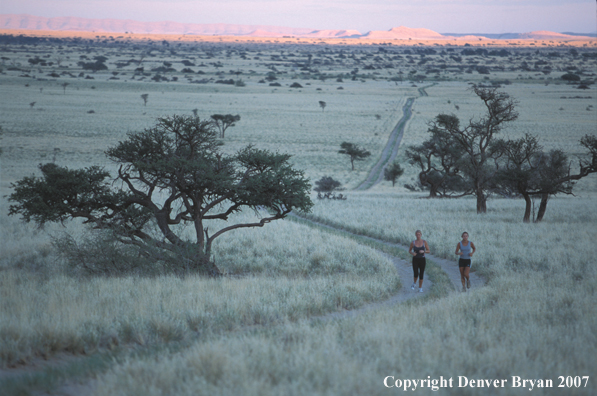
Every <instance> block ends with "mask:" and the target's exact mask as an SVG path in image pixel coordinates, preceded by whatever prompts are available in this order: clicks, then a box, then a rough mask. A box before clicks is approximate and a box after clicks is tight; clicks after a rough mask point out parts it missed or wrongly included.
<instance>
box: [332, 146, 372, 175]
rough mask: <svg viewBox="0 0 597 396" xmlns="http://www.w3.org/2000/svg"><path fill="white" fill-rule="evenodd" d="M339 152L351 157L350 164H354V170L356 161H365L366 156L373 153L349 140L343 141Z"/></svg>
mask: <svg viewBox="0 0 597 396" xmlns="http://www.w3.org/2000/svg"><path fill="white" fill-rule="evenodd" d="M338 153H339V154H345V155H348V156H349V157H350V164H351V165H352V170H354V162H355V161H363V160H364V159H365V158H367V157H369V156H370V155H371V153H370V152H369V151H367V150H365V149H363V148H360V147H359V146H357V145H356V144H354V143H349V142H342V144H341V145H340V150H339V151H338Z"/></svg>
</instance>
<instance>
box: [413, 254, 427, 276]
mask: <svg viewBox="0 0 597 396" xmlns="http://www.w3.org/2000/svg"><path fill="white" fill-rule="evenodd" d="M425 264H427V262H426V261H425V257H413V275H414V277H415V278H419V279H423V275H425Z"/></svg>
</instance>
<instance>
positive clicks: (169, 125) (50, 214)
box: [8, 116, 313, 276]
mask: <svg viewBox="0 0 597 396" xmlns="http://www.w3.org/2000/svg"><path fill="white" fill-rule="evenodd" d="M220 147H221V143H220V142H219V141H218V139H217V131H215V129H214V127H213V124H212V123H211V122H208V121H202V120H200V119H198V118H196V117H192V116H173V117H169V118H160V119H159V120H158V122H157V124H156V125H155V126H154V127H152V128H148V129H146V130H145V131H143V132H135V133H130V134H129V136H128V139H126V140H124V141H122V142H120V143H119V144H118V145H116V146H115V147H112V148H109V149H108V150H107V151H106V155H107V157H108V158H109V159H110V160H112V161H113V162H114V163H115V164H116V165H117V166H118V175H117V178H116V180H117V181H118V182H119V183H115V182H114V180H112V179H111V177H110V175H109V173H108V172H107V171H106V170H104V169H103V168H100V167H98V166H91V167H89V168H85V169H76V170H71V169H68V168H65V167H60V166H58V165H56V164H53V163H48V164H45V165H40V170H41V173H42V176H41V177H35V176H27V177H25V178H23V179H21V180H18V181H17V182H16V183H14V184H11V186H12V188H13V189H14V192H13V193H12V194H11V195H10V197H9V199H8V200H9V202H12V204H11V205H10V208H9V214H10V215H17V214H18V215H21V218H22V219H23V220H24V221H26V222H29V221H34V222H35V223H37V224H39V225H43V224H45V223H47V222H64V221H66V220H68V219H75V218H80V219H83V220H84V223H86V224H89V225H91V226H92V227H93V228H94V229H97V230H109V231H111V232H112V234H113V236H114V238H115V239H116V240H117V241H119V242H121V243H123V244H126V245H129V246H131V247H134V248H136V249H137V250H138V254H139V255H141V256H145V257H148V259H149V260H153V261H155V260H158V259H159V255H156V254H155V253H154V252H156V251H158V252H160V254H163V255H165V256H167V257H170V258H172V259H174V260H175V261H176V262H177V263H178V264H177V265H178V266H179V272H181V273H187V272H189V271H194V272H199V273H203V274H207V275H212V276H214V275H219V274H220V271H219V269H218V268H217V267H216V265H215V263H213V261H211V260H210V256H211V247H212V243H213V242H214V240H215V239H216V238H217V237H219V236H220V235H222V234H224V233H226V232H229V231H232V230H235V229H240V228H251V227H262V226H264V225H265V224H266V223H269V222H271V221H274V220H278V219H282V218H284V217H286V216H287V215H288V214H289V213H290V212H291V211H292V210H293V209H301V210H304V211H309V210H310V208H311V207H312V205H313V203H312V202H311V199H310V197H309V190H310V189H311V186H310V185H309V183H308V181H307V180H306V179H305V178H304V175H303V172H301V171H299V170H296V169H294V168H293V167H292V166H291V165H290V164H289V159H290V155H287V154H278V153H271V152H269V151H266V150H258V149H255V148H253V147H251V146H248V147H246V148H244V149H241V150H240V151H239V152H237V153H236V154H234V155H226V154H224V153H222V152H221V151H220ZM243 208H250V209H257V208H263V209H266V210H267V211H268V212H267V213H268V214H267V215H266V216H265V217H263V218H261V219H259V220H256V221H248V222H241V223H233V224H229V223H226V224H224V226H223V228H219V229H217V231H215V232H214V233H213V235H210V234H209V232H208V227H207V224H205V223H206V222H207V221H209V222H213V221H217V220H222V221H227V220H228V219H229V216H230V215H231V214H233V213H236V212H239V211H241V210H242V209H243ZM182 224H190V225H192V226H193V228H194V230H195V233H194V235H193V236H192V238H191V239H187V237H185V233H184V232H182V233H178V232H179V231H182V229H181V228H178V227H176V226H177V225H182Z"/></svg>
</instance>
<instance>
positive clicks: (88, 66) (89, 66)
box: [77, 57, 108, 72]
mask: <svg viewBox="0 0 597 396" xmlns="http://www.w3.org/2000/svg"><path fill="white" fill-rule="evenodd" d="M96 58H97V57H96ZM101 58H105V57H100V59H101ZM106 59H107V58H106ZM77 65H79V66H80V67H81V68H82V69H83V70H91V71H93V72H96V71H100V70H108V66H106V65H105V64H104V62H100V61H95V62H83V61H81V62H77Z"/></svg>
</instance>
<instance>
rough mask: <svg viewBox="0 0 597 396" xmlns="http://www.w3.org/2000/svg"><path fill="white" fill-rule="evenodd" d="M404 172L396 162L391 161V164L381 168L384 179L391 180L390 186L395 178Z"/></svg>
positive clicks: (394, 181) (393, 183)
mask: <svg viewBox="0 0 597 396" xmlns="http://www.w3.org/2000/svg"><path fill="white" fill-rule="evenodd" d="M403 173H404V169H402V167H401V166H400V164H399V163H398V162H396V161H395V162H393V163H392V164H391V165H389V166H387V167H385V168H384V170H383V176H384V179H386V180H388V181H391V182H392V187H394V186H395V185H396V180H398V178H399V177H400V176H402V174H403Z"/></svg>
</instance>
